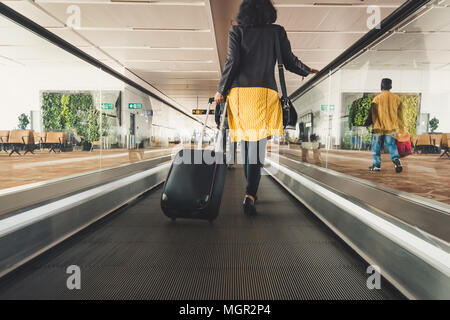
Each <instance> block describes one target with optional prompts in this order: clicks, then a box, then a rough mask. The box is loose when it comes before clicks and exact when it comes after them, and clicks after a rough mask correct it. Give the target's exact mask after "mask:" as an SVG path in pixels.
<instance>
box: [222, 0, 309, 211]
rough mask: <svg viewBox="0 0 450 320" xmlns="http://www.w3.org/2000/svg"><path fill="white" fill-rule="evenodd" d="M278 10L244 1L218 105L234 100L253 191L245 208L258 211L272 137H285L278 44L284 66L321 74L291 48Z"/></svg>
mask: <svg viewBox="0 0 450 320" xmlns="http://www.w3.org/2000/svg"><path fill="white" fill-rule="evenodd" d="M276 20H277V11H276V9H275V7H274V6H273V4H272V2H271V1H270V0H244V1H243V2H242V4H241V6H240V9H239V14H238V16H237V22H238V25H235V26H232V27H231V29H230V33H229V41H228V56H227V60H226V62H225V66H224V70H223V73H222V78H221V80H220V84H219V88H218V90H217V91H218V92H217V93H216V95H215V101H216V104H219V103H223V102H224V101H225V96H226V97H227V98H226V100H227V102H228V110H227V112H228V124H229V129H230V137H231V139H232V141H234V142H235V141H240V142H241V154H242V159H243V163H244V173H245V177H246V179H247V190H246V195H245V198H244V212H245V214H247V215H254V214H256V209H255V206H254V205H255V200H256V199H257V196H256V194H257V191H258V186H259V181H260V179H261V168H262V166H263V165H264V156H265V153H266V146H267V140H268V139H270V138H271V137H272V136H275V135H278V136H281V135H283V116H282V110H281V103H280V99H279V96H278V89H277V84H276V81H275V63H276V60H277V54H276V42H275V41H278V42H279V44H280V49H281V55H282V58H283V62H284V66H285V68H286V69H287V70H288V71H291V72H293V73H296V74H298V75H301V76H303V77H306V76H307V75H309V74H311V73H317V72H318V71H317V70H315V69H311V68H309V67H308V66H306V65H305V64H303V63H302V62H301V61H300V60H299V59H298V58H297V57H296V56H295V55H294V54H293V53H292V50H291V45H290V42H289V39H288V38H287V34H286V30H285V29H284V28H283V27H282V26H279V25H276V24H274V23H275V21H276Z"/></svg>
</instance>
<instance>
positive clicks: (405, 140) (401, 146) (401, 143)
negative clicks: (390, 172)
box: [397, 132, 413, 158]
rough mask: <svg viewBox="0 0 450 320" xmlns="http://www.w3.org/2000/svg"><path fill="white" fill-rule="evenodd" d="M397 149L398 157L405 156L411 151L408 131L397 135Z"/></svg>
mask: <svg viewBox="0 0 450 320" xmlns="http://www.w3.org/2000/svg"><path fill="white" fill-rule="evenodd" d="M397 150H398V154H399V156H400V158H404V157H407V156H409V155H411V154H412V153H413V152H412V148H411V139H410V136H409V132H405V133H404V134H402V135H400V136H399V137H398V139H397Z"/></svg>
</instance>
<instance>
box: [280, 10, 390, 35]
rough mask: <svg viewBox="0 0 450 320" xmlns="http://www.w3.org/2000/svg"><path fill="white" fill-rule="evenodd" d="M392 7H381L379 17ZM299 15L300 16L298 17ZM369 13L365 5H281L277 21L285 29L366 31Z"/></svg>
mask: <svg viewBox="0 0 450 320" xmlns="http://www.w3.org/2000/svg"><path fill="white" fill-rule="evenodd" d="M394 10H395V9H394V8H381V9H380V12H381V18H382V19H383V18H384V17H386V16H388V15H389V14H390V13H392V12H393V11H394ZM299 17H301V18H299ZM368 18H369V14H368V13H367V8H365V7H354V8H349V7H347V6H339V7H320V6H317V7H310V8H308V7H303V8H302V7H282V8H278V20H277V23H278V24H281V25H283V26H284V27H285V28H286V30H288V31H289V30H306V31H341V32H348V31H362V32H364V33H366V32H368V31H369V29H368V27H367V20H368Z"/></svg>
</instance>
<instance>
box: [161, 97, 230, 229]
mask: <svg viewBox="0 0 450 320" xmlns="http://www.w3.org/2000/svg"><path fill="white" fill-rule="evenodd" d="M211 103H212V102H211V100H210V103H209V108H208V109H210V106H211ZM208 113H209V110H208ZM223 118H225V117H223ZM205 123H206V121H205ZM222 127H223V121H222ZM203 132H204V130H203ZM219 136H221V134H219ZM218 141H221V139H218ZM226 172H227V167H226V164H225V159H224V153H223V151H221V150H218V152H216V151H214V150H210V149H183V150H181V151H179V152H178V153H177V155H176V156H175V159H174V160H173V163H172V166H171V167H170V170H169V174H168V175H167V178H166V181H165V183H164V190H163V193H162V195H161V208H162V210H163V212H164V214H165V215H166V216H167V217H169V218H171V219H172V220H175V219H177V218H188V219H202V220H208V221H210V222H212V221H213V220H214V219H216V218H217V216H218V214H219V208H220V202H221V200H222V193H223V187H224V184H225V175H226Z"/></svg>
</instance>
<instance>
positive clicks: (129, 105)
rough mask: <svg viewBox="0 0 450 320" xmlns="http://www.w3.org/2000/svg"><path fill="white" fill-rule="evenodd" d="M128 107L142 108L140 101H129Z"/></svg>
mask: <svg viewBox="0 0 450 320" xmlns="http://www.w3.org/2000/svg"><path fill="white" fill-rule="evenodd" d="M128 109H142V103H129V104H128Z"/></svg>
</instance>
